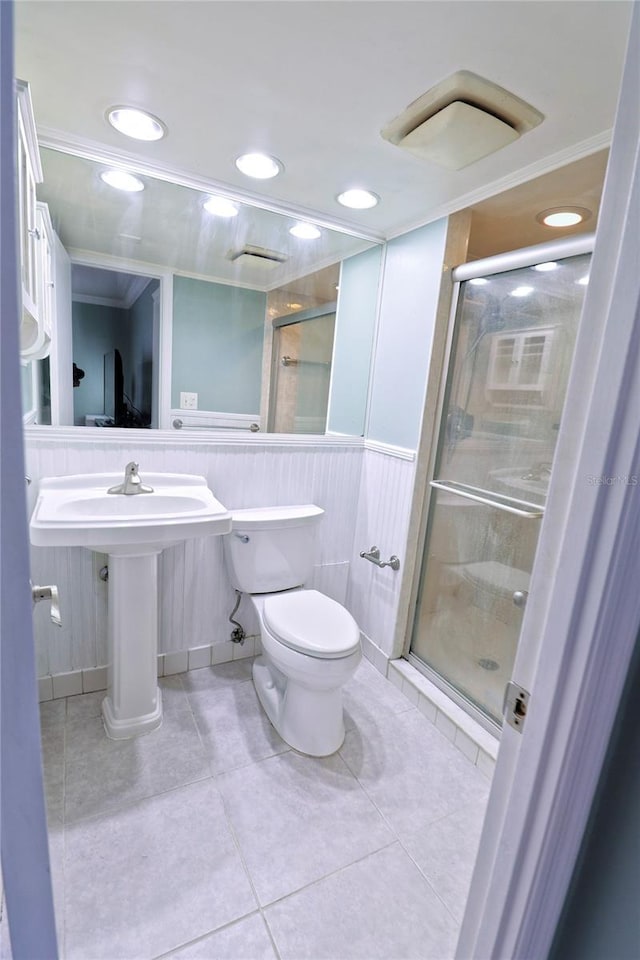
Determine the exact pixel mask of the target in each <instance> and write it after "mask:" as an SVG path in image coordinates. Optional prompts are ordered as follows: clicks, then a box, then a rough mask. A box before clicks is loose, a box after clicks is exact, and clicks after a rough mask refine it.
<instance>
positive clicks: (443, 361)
mask: <svg viewBox="0 0 640 960" xmlns="http://www.w3.org/2000/svg"><path fill="white" fill-rule="evenodd" d="M594 243H595V233H583V234H578V235H577V236H573V237H565V238H562V239H559V240H551V241H548V242H546V243H540V244H535V245H534V246H530V247H522V248H521V249H519V250H513V251H510V252H507V253H499V254H495V255H494V256H491V257H485V258H483V259H481V260H473V261H470V262H469V263H464V264H461V265H460V266H458V267H455V268H454V269H453V270H452V274H451V278H452V282H453V290H452V297H451V309H450V312H449V321H448V328H447V331H446V338H445V345H444V353H443V355H442V357H441V358H434V366H436V364H437V367H438V369H437V370H434V369H433V368H432V369H431V370H430V376H433V375H436V376H437V375H438V372H439V374H440V375H439V386H438V394H437V401H436V404H435V407H434V410H433V413H432V417H431V418H430V419H431V425H432V430H431V436H432V437H434V438H435V442H432V443H431V447H430V449H429V452H428V458H427V470H426V475H425V479H424V481H423V484H422V490H421V493H420V496H421V500H422V503H421V507H420V521H419V532H418V536H417V547H416V562H415V564H414V570H413V578H412V583H411V593H410V599H409V606H408V619H407V625H406V631H405V638H404V647H403V650H402V653H401V656H403V657H404V658H405V659H406V660H408V662H409V663H410V664H411V665H412V666H413V667H414V668H415V669H416V670H418V672H419V673H421V674H422V675H423V676H425V677H426V678H427V679H428V680H430V681H431V683H433V684H434V685H435V686H436V687H438V689H439V690H442V692H443V693H445V694H446V695H447V696H448V697H450V699H451V700H452V701H453V702H454V703H455V704H456V705H457V706H459V707H461V708H462V709H463V710H464V711H465V712H466V713H467V714H468V715H469V716H470V717H472V719H473V720H475V721H476V722H477V723H478V724H480V726H482V727H483V728H484V729H485V730H487V731H488V732H489V733H491V734H492V735H493V736H495V737H497V738H499V737H500V733H501V729H502V728H501V727H500V725H499V724H497V723H495V722H494V721H493V720H492V719H491V717H489V716H488V715H487V714H486V713H484V711H482V710H481V709H480V708H479V707H477V706H476V705H475V704H474V703H473V702H472V701H471V700H469V699H468V698H467V697H466V696H465V695H464V694H463V693H461V692H460V691H459V690H458V689H457V688H456V687H454V686H453V684H451V683H450V682H449V681H448V680H447V679H446V678H445V677H443V676H442V675H441V674H439V673H438V672H437V671H436V670H434V669H433V667H430V666H429V665H428V664H426V663H425V662H424V661H423V660H421V659H420V657H418V656H417V655H416V654H415V653H413V652H412V650H411V644H412V641H413V634H414V628H415V623H416V618H417V614H418V600H419V594H420V582H421V579H422V572H423V569H424V566H425V557H424V552H425V548H426V546H427V544H428V542H429V541H428V538H429V533H430V523H431V517H432V512H433V511H432V495H433V491H434V487H433V484H434V483H437V481H436V478H435V472H436V464H437V462H438V454H439V450H440V430H441V425H442V417H443V414H444V409H445V404H446V402H447V397H448V390H449V381H450V377H451V373H452V364H453V360H454V359H455V339H456V329H457V323H456V322H457V319H458V306H459V302H460V288H461V284H462V283H464V282H466V281H468V280H474V279H476V278H480V277H488V276H495V275H496V274H499V273H508V272H509V271H511V270H518V269H520V268H523V269H524V268H526V267H531V266H534V265H535V264H537V263H544V262H546V261H548V260H564V259H567V258H568V257H576V256H581V255H583V254H587V253H593V248H594ZM540 509H541V511H542V512H543V513H544V507H542V508H540Z"/></svg>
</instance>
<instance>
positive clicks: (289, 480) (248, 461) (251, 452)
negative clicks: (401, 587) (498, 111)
mask: <svg viewBox="0 0 640 960" xmlns="http://www.w3.org/2000/svg"><path fill="white" fill-rule="evenodd" d="M83 438H84V439H83ZM363 458H364V449H363V445H362V441H361V440H358V439H355V440H354V441H353V442H352V443H345V442H342V443H337V444H336V445H335V446H334V445H331V444H327V443H326V442H325V443H324V444H316V445H314V444H313V443H312V442H310V443H309V444H304V443H300V442H299V441H298V442H295V443H293V444H290V445H288V444H287V442H286V441H283V442H282V443H278V442H269V443H267V444H262V445H261V444H260V443H259V442H258V443H255V442H253V443H252V442H251V441H249V442H247V443H244V442H241V443H240V442H237V441H236V442H234V443H225V442H221V441H214V440H212V441H209V442H202V441H201V440H200V441H197V442H196V441H194V442H193V443H192V442H185V441H184V440H183V439H180V441H179V442H172V441H171V438H167V437H166V436H163V437H162V438H159V439H158V440H157V441H156V440H155V438H153V437H150V438H147V437H145V438H144V440H143V441H142V442H140V441H137V440H136V439H135V438H132V439H131V440H129V439H128V438H123V437H122V436H119V437H117V438H114V439H110V438H109V436H106V437H105V436H104V435H103V434H100V436H96V433H95V432H94V431H91V433H89V432H87V433H86V434H82V435H79V437H78V439H76V438H75V436H69V434H67V435H66V436H65V437H64V438H60V437H59V438H57V439H56V438H55V437H54V436H53V435H52V436H51V438H49V437H48V436H47V437H42V436H38V437H35V436H30V435H29V434H28V433H27V435H26V460H27V472H28V473H29V475H30V476H31V477H32V479H33V483H32V485H31V487H29V502H30V507H32V506H33V502H34V500H35V495H36V492H37V485H38V484H37V481H38V479H39V478H40V477H43V476H61V475H64V474H73V473H94V472H105V471H114V472H119V471H120V470H122V471H124V466H125V464H126V463H127V462H128V461H129V460H132V459H135V460H136V461H137V462H139V464H140V475H141V476H142V478H143V479H144V473H145V470H147V471H166V472H176V473H195V474H200V475H202V476H204V477H206V479H207V483H208V484H209V486H210V487H211V489H212V490H213V491H214V493H215V495H216V496H217V497H218V498H219V500H220V501H221V502H222V503H224V504H225V505H226V506H228V507H229V508H231V509H233V508H240V507H249V506H271V505H283V504H287V503H292V504H296V503H317V504H318V505H319V506H321V507H323V508H324V510H325V516H324V518H323V522H322V524H321V525H320V528H319V537H318V556H317V562H318V565H319V566H320V568H321V572H320V573H318V574H317V576H318V577H319V578H320V579H319V580H318V581H317V583H318V588H319V589H322V590H323V592H326V593H327V594H328V595H329V596H334V597H335V598H336V599H338V600H340V599H341V598H342V599H344V595H345V592H346V580H347V577H348V572H347V571H348V564H349V561H350V559H351V554H352V549H353V541H354V533H355V524H356V517H357V505H358V492H359V487H360V478H361V470H362V463H363ZM105 562H106V561H105V558H104V557H103V556H98V555H94V554H92V553H91V552H90V551H88V550H82V549H80V548H69V549H43V548H32V579H33V580H34V582H36V583H45V584H46V583H57V584H58V586H59V588H60V599H61V608H62V617H63V627H62V629H60V628H58V627H55V626H54V625H53V624H51V622H50V620H49V618H48V611H47V610H46V609H45V605H44V604H42V605H40V608H36V610H35V611H34V619H35V632H36V644H37V656H38V675H39V676H41V677H43V676H47V675H50V674H58V673H64V672H68V671H71V670H79V669H89V668H91V667H97V666H102V665H103V664H105V663H106V662H107V629H106V625H107V591H108V586H107V585H106V584H104V583H103V582H102V581H101V580H100V579H99V577H98V571H99V569H100V567H101V566H102V565H103V564H104V563H105ZM324 567H327V569H326V570H324V569H323V568H324ZM159 586H160V609H159V621H160V642H159V651H160V652H161V653H165V652H166V653H173V652H176V651H179V650H187V649H192V648H194V647H200V646H205V645H209V644H214V645H217V644H225V643H228V640H229V635H230V632H231V629H232V625H231V624H230V623H229V621H228V617H229V614H230V613H231V611H232V609H233V606H234V603H235V593H234V590H233V588H232V587H231V584H230V582H229V579H228V576H227V573H226V569H225V566H224V560H223V551H222V541H221V539H220V538H218V537H212V538H205V539H202V540H194V541H191V542H189V543H186V544H183V545H181V546H178V547H173V548H171V549H169V550H166V551H165V552H164V553H163V554H162V555H161V557H160V565H159ZM237 616H238V619H239V620H240V622H241V623H242V625H243V626H244V628H245V630H246V631H247V634H249V635H254V634H255V633H257V632H258V625H257V620H256V618H255V615H254V613H253V610H252V608H251V605H250V603H249V602H248V601H247V600H246V599H243V601H242V604H241V606H240V610H239V612H238V615H237Z"/></svg>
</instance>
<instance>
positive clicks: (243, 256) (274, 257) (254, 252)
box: [227, 244, 287, 270]
mask: <svg viewBox="0 0 640 960" xmlns="http://www.w3.org/2000/svg"><path fill="white" fill-rule="evenodd" d="M227 259H229V260H231V262H232V263H237V264H242V265H251V266H254V267H259V268H261V269H267V270H271V269H273V267H279V266H280V264H281V263H285V261H286V260H287V257H286V256H285V254H284V253H278V252H277V251H276V250H267V249H266V248H265V247H253V246H250V245H249V244H246V245H245V246H244V247H243V248H242V249H241V250H230V251H229V253H228V254H227Z"/></svg>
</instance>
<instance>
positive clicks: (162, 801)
mask: <svg viewBox="0 0 640 960" xmlns="http://www.w3.org/2000/svg"><path fill="white" fill-rule="evenodd" d="M65 879H66V883H65V901H66V909H65V920H66V924H65V926H66V958H67V960H88V958H91V960H138V958H139V960H143V958H152V957H156V956H158V955H160V954H163V953H166V952H168V951H170V950H174V949H176V948H177V947H179V946H180V945H182V944H184V943H188V942H189V941H190V940H193V939H195V938H197V937H202V936H204V935H205V934H207V933H208V932H211V931H213V930H215V929H216V928H218V927H221V926H223V925H225V924H228V923H230V922H232V921H233V920H236V919H238V918H240V917H242V916H244V915H246V914H248V913H251V912H253V911H254V910H255V908H256V903H255V899H254V897H253V894H252V892H251V888H250V885H249V882H248V879H247V876H246V872H245V870H244V868H243V866H242V862H241V860H240V856H239V854H238V851H237V847H236V845H235V843H234V841H233V837H232V835H231V832H230V830H229V826H228V822H227V819H226V817H225V815H224V812H223V808H222V803H221V800H220V796H219V794H218V792H217V790H216V788H215V785H214V783H213V781H211V780H208V781H205V782H204V783H198V784H191V785H190V786H187V787H182V788H180V789H179V790H174V791H171V792H170V793H166V794H163V795H162V796H158V797H154V798H152V799H151V800H145V801H142V802H140V803H137V804H133V805H132V806H130V807H127V808H125V809H124V810H119V811H118V812H117V814H115V815H112V814H104V815H102V816H100V817H97V818H96V819H92V820H86V821H82V822H80V823H77V824H74V825H72V826H70V827H68V828H67V836H66V850H65Z"/></svg>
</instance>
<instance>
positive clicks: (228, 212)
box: [203, 197, 238, 217]
mask: <svg viewBox="0 0 640 960" xmlns="http://www.w3.org/2000/svg"><path fill="white" fill-rule="evenodd" d="M203 207H204V208H205V210H206V211H207V213H211V214H213V216H214V217H237V216H238V207H237V205H236V204H235V203H233V202H232V201H231V200H228V199H227V198H226V197H209V199H208V200H205V202H204V203H203Z"/></svg>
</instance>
